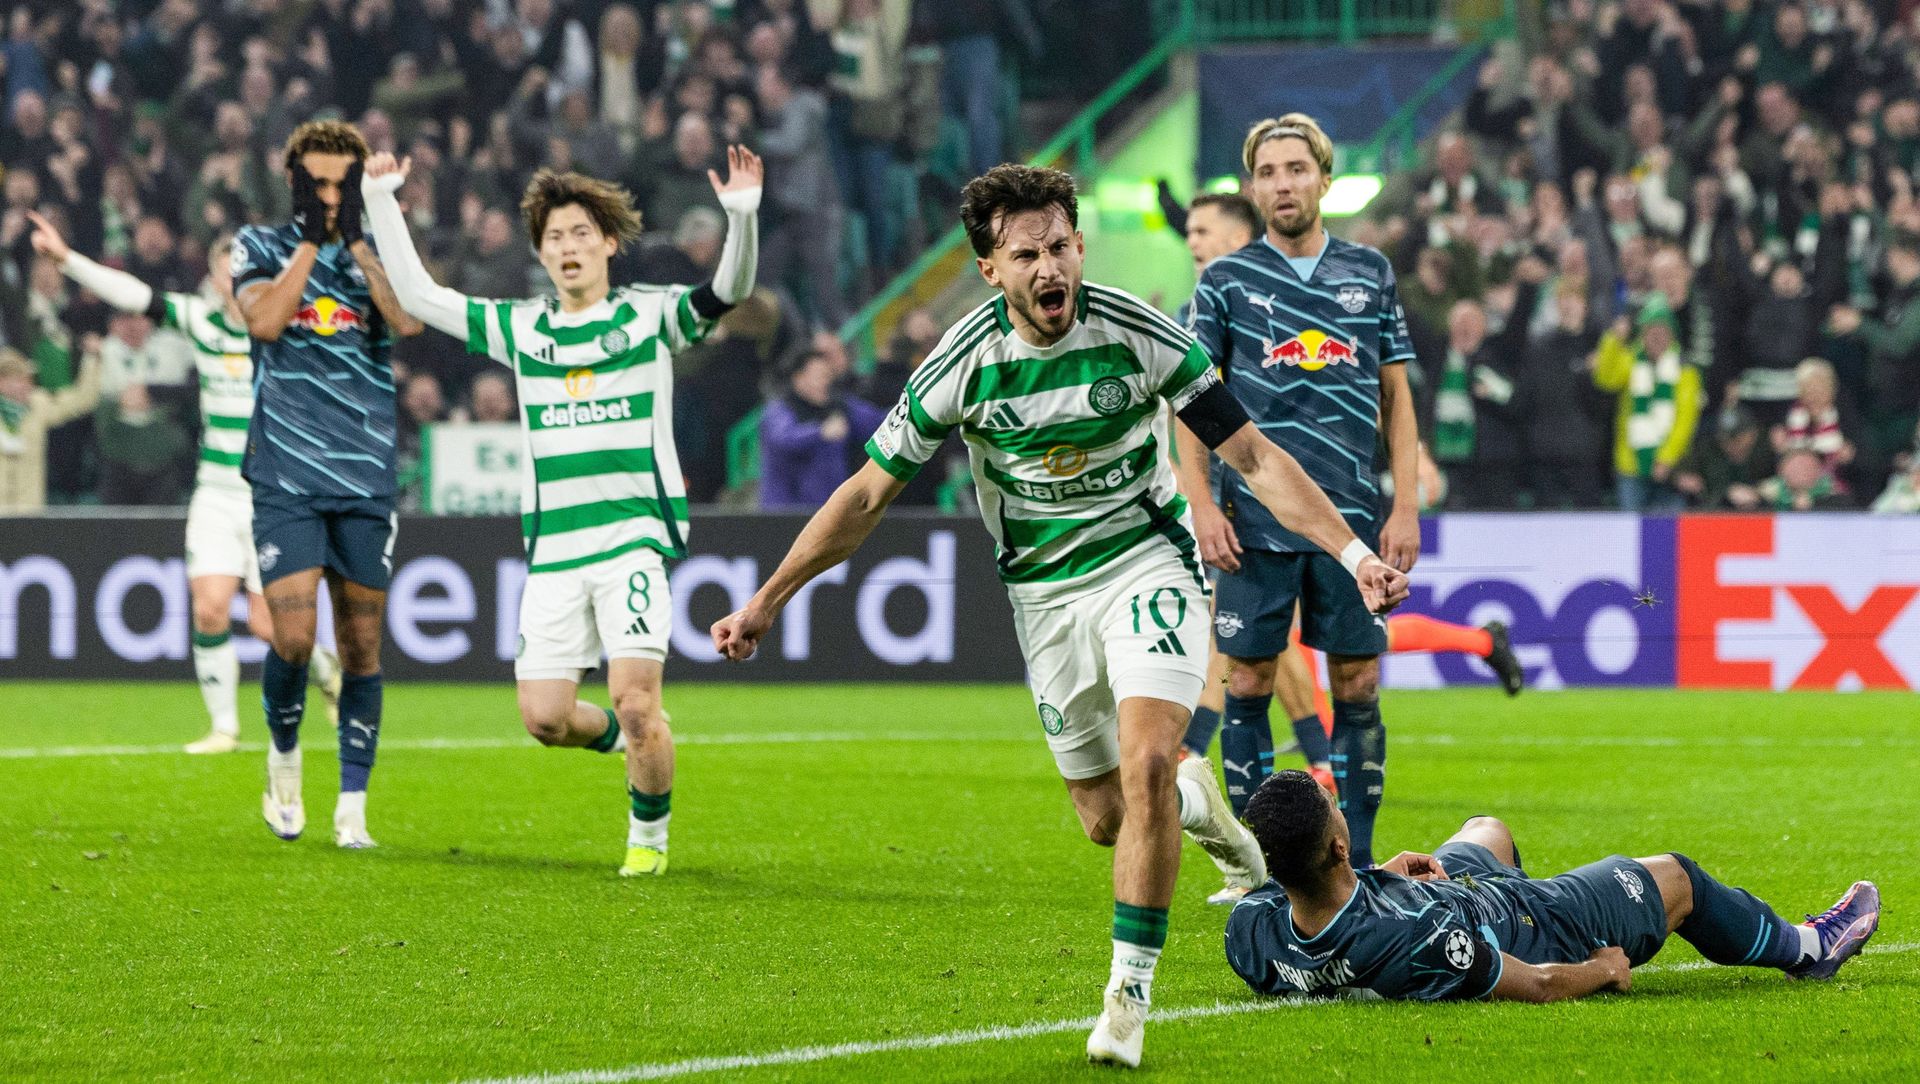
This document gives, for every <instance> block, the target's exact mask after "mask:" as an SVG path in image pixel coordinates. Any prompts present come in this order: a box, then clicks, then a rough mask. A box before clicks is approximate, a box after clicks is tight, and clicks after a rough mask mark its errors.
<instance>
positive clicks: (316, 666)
mask: <svg viewBox="0 0 1920 1084" xmlns="http://www.w3.org/2000/svg"><path fill="white" fill-rule="evenodd" d="M339 676H340V657H339V656H338V655H335V654H334V653H333V652H331V651H328V650H327V649H326V648H324V647H320V646H318V645H316V646H315V647H314V649H313V654H312V655H310V656H308V657H307V684H309V685H311V686H313V687H314V688H316V689H324V688H326V687H327V686H328V685H330V684H332V683H333V681H334V679H336V678H338V677H339Z"/></svg>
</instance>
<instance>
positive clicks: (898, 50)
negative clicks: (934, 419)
mask: <svg viewBox="0 0 1920 1084" xmlns="http://www.w3.org/2000/svg"><path fill="white" fill-rule="evenodd" d="M1031 3H1032V0H940V2H937V3H936V2H932V0H920V2H916V0H25V2H14V3H10V4H7V3H0V20H3V21H4V27H3V28H0V29H3V30H4V35H5V41H4V43H3V44H0V80H3V83H4V92H5V98H4V103H3V106H0V168H4V178H3V179H0V347H4V348H5V349H6V350H9V351H11V353H7V354H0V423H4V426H0V482H3V483H4V485H0V510H21V509H26V508H31V507H37V506H38V505H39V504H40V503H41V502H42V501H43V500H45V499H51V500H52V501H54V502H56V503H77V502H92V501H103V502H112V503H157V504H166V503H178V502H180V501H183V500H184V499H185V496H186V493H187V490H188V487H189V486H190V484H191V477H192V467H193V460H194V454H193V446H194V441H195V440H196V439H197V431H196V430H197V427H198V424H199V418H198V412H197V410H196V389H195V387H194V378H193V371H192V365H191V356H190V354H189V348H188V346H187V344H186V343H185V342H184V341H183V340H181V339H180V338H179V337H178V336H177V335H176V334H174V333H172V332H171V331H167V330H164V329H156V328H154V327H153V326H152V324H151V322H150V321H148V320H147V319H146V318H145V317H143V316H126V315H114V314H112V313H110V312H109V310H107V309H106V308H105V307H104V306H103V305H101V304H100V303H99V301H98V300H97V299H94V298H91V297H89V296H87V295H85V294H84V293H83V292H82V291H80V290H79V289H78V288H77V287H75V286H74V285H73V284H72V283H70V282H68V281H67V280H66V279H65V278H63V276H62V275H61V274H60V272H59V269H58V268H57V267H55V266H53V265H52V264H51V263H50V262H49V261H48V260H46V259H44V258H36V256H35V254H34V251H33V249H32V247H31V245H30V243H29V240H28V238H29V235H30V233H31V226H30V224H29V223H28V221H27V219H26V212H27V211H29V210H38V211H39V212H41V213H42V214H45V215H46V216H47V217H48V218H49V219H51V220H52V221H53V223H54V224H55V225H56V227H57V228H58V229H59V230H60V231H61V232H62V233H63V234H64V235H65V236H66V237H67V239H68V240H69V241H70V242H71V243H72V245H73V247H74V249H75V250H77V251H79V252H83V253H86V254H88V255H89V256H92V257H95V258H97V259H100V260H102V261H103V262H105V263H108V264H109V265H112V266H115V267H119V268H122V269H124V270H126V271H129V272H131V273H132V274H134V275H136V276H138V277H139V278H141V279H142V280H144V281H146V282H147V283H149V284H151V285H152V286H154V287H155V288H156V289H160V290H182V291H193V290H196V289H199V288H201V283H202V280H203V278H204V273H203V272H204V268H205V259H206V251H207V248H208V246H209V244H210V243H211V242H212V241H213V240H214V239H215V238H216V237H218V236H220V235H222V234H224V233H226V232H228V231H230V230H232V229H234V228H236V227H237V226H239V225H242V224H245V223H248V222H277V221H284V220H285V219H286V218H287V217H288V215H289V214H290V211H291V208H290V193H289V190H288V188H287V184H286V181H285V179H284V177H283V175H282V172H281V168H280V160H279V156H280V148H281V146H282V144H283V142H284V140H285V139H286V137H287V136H288V134H289V133H290V132H291V131H292V130H293V128H294V126H295V125H297V124H299V123H300V122H302V121H304V120H307V119H310V118H312V117H314V116H318V115H335V116H341V117H344V118H346V119H349V120H352V121H354V122H356V123H357V124H358V125H359V126H360V128H361V130H362V131H363V132H364V133H365V135H366V137H367V140H368V142H369V143H370V144H371V145H372V146H373V148H374V149H375V150H379V151H392V152H394V153H397V154H401V155H410V156H411V157H412V159H413V169H412V172H411V174H410V175H409V179H408V183H407V187H406V188H405V189H404V190H403V191H402V192H401V194H400V195H401V199H402V203H403V204H404V205H405V207H406V209H407V214H408V217H409V219H410V221H411V224H412V226H413V228H414V234H415V236H416V237H417V238H419V239H420V242H421V249H422V253H423V256H425V257H426V259H427V260H428V262H429V263H430V265H432V269H433V270H434V271H435V272H436V274H437V276H438V277H439V278H440V279H441V280H442V281H444V282H446V283H448V284H449V285H451V286H454V287H456V288H458V289H460V290H462V291H464V292H467V293H471V294H476V295H486V296H525V295H529V294H533V293H539V292H544V291H545V290H546V289H547V285H546V283H545V281H544V277H543V276H540V275H539V274H537V272H538V267H537V265H536V264H535V262H534V260H533V258H532V254H531V251H530V248H529V245H528V243H527V241H526V239H525V236H524V233H523V230H522V228H521V225H520V217H519V212H518V207H517V204H518V200H519V196H520V192H521V189H522V187H523V186H524V184H525V182H526V180H527V178H528V177H529V176H530V175H531V174H532V173H533V172H534V170H536V169H538V168H540V167H542V166H553V167H558V168H577V169H580V170H583V171H586V172H590V173H593V174H596V175H600V176H604V177H610V178H614V179H617V180H619V181H620V182H622V183H624V184H625V185H627V186H628V187H629V188H630V189H631V190H632V191H633V192H634V193H635V196H636V197H637V203H638V205H639V206H640V208H641V209H642V211H643V214H644V217H645V223H646V228H647V231H648V232H647V234H646V236H645V237H644V238H643V240H642V242H641V243H640V244H639V245H637V246H634V247H631V248H630V249H629V250H628V251H626V252H624V253H623V254H622V256H621V257H620V259H619V261H618V262H617V263H616V267H615V270H614V274H615V281H617V282H629V281H647V282H661V283H667V282H671V283H692V282H697V281H699V280H700V279H701V278H703V277H704V276H705V275H706V274H707V273H708V271H709V270H710V269H711V268H712V266H713V265H714V263H715V262H716V259H717V256H718V253H719V249H720V245H721V241H722V233H723V230H724V220H723V219H722V217H721V215H720V212H719V207H718V204H717V201H716V199H715V197H714V195H713V191H712V188H711V187H710V185H709V183H708V179H707V170H708V169H709V168H710V167H712V166H715V165H717V164H719V163H720V162H721V161H723V160H724V149H725V146H726V145H727V144H728V143H730V142H744V143H747V144H748V145H750V146H752V147H754V148H755V149H756V150H758V151H759V152H760V154H761V155H762V156H763V157H764V159H765V160H766V163H767V172H768V195H767V199H766V200H765V202H764V203H763V204H762V211H761V216H762V256H763V260H762V268H761V275H760V280H761V284H762V286H763V287H764V288H763V289H762V290H761V291H760V292H759V293H758V294H757V295H756V296H755V297H754V298H752V299H750V301H749V303H748V304H745V305H742V306H740V307H739V309H737V310H736V311H735V313H733V314H731V315H730V316H729V317H728V319H727V320H726V321H725V322H724V323H723V325H722V328H721V330H720V331H719V333H718V334H716V335H715V336H714V337H713V338H712V339H711V340H709V342H708V343H706V344H702V346H700V347H699V348H697V349H694V350H689V351H686V352H685V353H684V354H682V355H680V356H676V358H675V359H674V360H675V367H676V370H677V371H676V378H677V380H678V381H679V384H678V390H677V393H676V399H677V402H676V407H675V424H676V429H677V430H678V431H679V436H680V440H681V458H682V461H683V462H684V463H685V464H687V469H688V471H689V474H690V477H689V479H688V481H689V493H690V496H691V497H692V498H693V499H694V500H696V501H701V500H711V499H713V498H714V497H715V496H716V495H718V494H719V493H720V490H721V488H722V486H723V485H724V484H725V482H726V477H725V440H726V436H727V433H728V432H729V431H730V430H731V429H733V428H734V427H735V426H736V425H738V424H740V423H741V421H742V420H743V419H745V418H746V417H747V416H748V415H749V414H750V413H751V412H752V411H753V410H754V409H756V408H757V407H758V406H759V405H760V403H761V400H762V398H763V392H764V391H765V390H766V389H768V388H772V389H774V390H776V391H777V392H778V393H780V394H785V392H786V391H787V390H788V385H789V381H788V379H787V377H786V376H785V375H783V374H784V373H786V372H788V371H791V370H796V369H798V368H802V367H804V366H803V355H805V354H806V353H807V352H809V351H810V350H811V349H812V344H813V342H814V340H815V339H816V337H817V336H816V332H817V331H818V329H821V328H830V327H837V326H838V325H839V324H840V323H841V322H842V321H843V320H844V319H845V318H846V317H847V316H848V315H850V313H851V312H852V310H853V307H854V305H855V304H856V303H857V302H858V301H860V300H861V299H862V298H864V297H865V296H866V295H868V294H869V293H871V292H872V291H873V290H874V289H875V288H876V287H877V285H879V284H881V283H883V282H884V281H886V279H887V277H888V276H889V275H890V274H891V273H892V272H893V271H895V270H897V269H899V268H900V267H902V266H904V265H905V264H906V263H907V262H909V260H910V259H911V258H912V257H913V256H914V255H915V254H917V251H918V249H919V248H920V247H922V246H923V244H924V243H925V240H926V238H927V237H929V236H930V235H931V234H932V233H933V232H935V231H937V230H939V229H941V228H943V227H944V226H945V225H946V224H947V221H948V220H949V219H950V218H951V216H952V213H953V212H952V211H951V210H948V209H947V208H948V207H949V206H950V205H951V204H952V202H953V201H952V200H951V199H950V198H949V197H950V196H951V191H952V190H953V189H954V188H955V186H956V184H957V181H958V180H963V179H964V177H965V176H971V175H972V173H973V172H978V171H982V170H984V169H986V168H987V167H989V166H991V165H993V164H995V163H997V162H998V161H1000V159H1001V158H1002V156H1003V155H1004V154H1005V153H1007V152H1006V142H1007V140H1006V134H1005V131H1004V128H1003V119H1004V117H1005V115H1006V102H1005V100H1004V97H1003V95H1002V94H1001V91H1000V89H999V88H1002V87H1004V86H1006V85H1007V80H1006V78H1004V77H1005V76H1006V75H1007V74H1008V72H1009V71H1010V70H1011V69H1012V68H1013V67H1014V66H1015V64H1016V63H1017V61H1018V59H1019V57H1020V56H1021V55H1023V54H1024V55H1027V56H1037V55H1039V49H1040V45H1041V43H1040V40H1039V37H1038V34H1039V30H1038V29H1037V27H1036V24H1035V22H1034V20H1033V19H1032V18H1031ZM1100 3H1101V5H1102V7H1103V8H1113V7H1116V6H1117V7H1119V8H1126V9H1132V8H1138V9H1140V10H1139V11H1135V12H1134V13H1133V18H1132V20H1131V21H1132V23H1133V24H1134V25H1144V24H1145V21H1146V20H1145V19H1144V17H1143V16H1142V14H1141V13H1142V12H1144V9H1145V0H1100ZM1125 59H1126V58H1124V57H1120V58H1118V60H1117V61H1116V62H1119V63H1124V62H1125ZM941 147H946V148H950V149H951V154H950V155H949V157H950V158H952V160H953V161H952V164H951V167H950V169H948V171H947V173H946V175H944V176H933V175H931V174H937V173H938V172H939V171H938V170H937V169H930V167H929V162H930V161H932V160H934V159H937V158H938V157H939V154H938V153H937V148H941ZM928 207H931V208H934V209H935V210H934V211H932V212H925V211H923V208H928ZM935 215H937V216H938V218H937V219H935V218H934V216H935ZM840 353H841V355H842V356H844V353H845V352H844V350H843V349H842V350H841V351H840ZM394 358H395V370H396V373H395V375H396V378H397V379H396V386H397V387H399V388H400V389H401V391H400V401H401V408H400V412H401V415H402V429H403V442H404V443H405V444H406V445H407V447H406V448H403V457H406V458H412V457H417V454H418V435H419V433H420V431H421V427H422V426H424V425H426V424H429V423H433V422H441V421H447V420H450V419H459V418H463V417H471V418H477V419H485V418H511V417H512V416H513V402H512V386H511V382H510V381H501V380H492V379H486V378H483V377H481V374H482V373H483V372H484V371H485V367H484V364H483V363H481V362H479V361H478V360H476V359H472V358H469V357H468V356H466V355H465V354H464V352H463V351H462V348H461V344H459V343H456V342H454V341H452V340H451V339H448V338H446V337H444V336H439V335H433V334H429V335H424V336H420V337H418V338H415V339H409V340H404V341H403V342H402V343H401V344H400V345H399V346H398V347H397V348H396V350H395V353H394ZM23 367H24V370H23ZM846 379H847V378H846V377H845V376H844V375H842V376H839V377H837V378H836V380H837V381H838V383H836V391H835V394H836V395H841V394H846V392H845V391H844V388H845V381H846ZM75 419H78V420H75ZM27 445H32V446H33V452H32V454H31V455H28V454H26V452H25V451H24V450H23V449H25V448H26V446H27ZM28 476H31V477H28ZM417 497H418V486H417V480H416V482H415V485H414V486H413V487H412V489H411V490H410V493H409V496H408V502H409V503H411V502H413V501H417ZM745 499H751V495H748V496H747V498H745Z"/></svg>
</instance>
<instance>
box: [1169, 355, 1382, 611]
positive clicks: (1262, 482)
mask: <svg viewBox="0 0 1920 1084" xmlns="http://www.w3.org/2000/svg"><path fill="white" fill-rule="evenodd" d="M1180 420H1181V421H1182V422H1185V423H1186V425H1187V428H1189V429H1191V430H1193V434H1194V436H1197V437H1199V438H1200V440H1201V441H1202V442H1203V443H1205V444H1207V445H1209V446H1210V447H1212V448H1213V451H1214V453H1215V454H1216V455H1218V456H1219V457H1220V458H1221V459H1222V460H1223V461H1225V462H1226V464H1227V466H1229V467H1232V468H1233V469H1234V470H1237V471H1239V472H1240V477H1241V479H1242V480H1244V481H1245V482H1246V483H1247V488H1248V489H1251V490H1253V495H1254V496H1255V497H1257V498H1259V501H1260V503H1261V504H1263V505H1265V506H1266V507H1267V510H1268V511H1270V512H1272V513H1273V515H1274V518H1275V519H1278V520H1279V521H1280V525H1281V526H1282V527H1285V528H1286V529H1287V530H1289V531H1292V532H1294V533H1295V534H1298V535H1300V536H1301V537H1303V538H1305V539H1306V540H1307V541H1309V542H1311V543H1313V544H1314V545H1316V546H1318V547H1320V548H1321V549H1323V550H1325V551H1327V552H1328V553H1330V554H1332V555H1333V556H1335V557H1338V558H1339V559H1340V563H1341V564H1342V565H1344V566H1346V569H1347V571H1348V572H1350V573H1352V574H1353V578H1354V579H1355V580H1356V581H1357V582H1358V583H1359V584H1360V597H1361V598H1362V599H1364V600H1365V601H1366V604H1367V609H1369V610H1372V611H1373V612H1374V613H1386V612H1387V611H1388V610H1391V609H1393V608H1394V607H1395V606H1398V605H1399V604H1400V603H1401V602H1403V601H1405V600H1406V597H1407V576H1406V573H1404V572H1401V571H1400V570H1399V569H1396V568H1392V567H1390V566H1389V565H1388V564H1387V563H1386V562H1385V561H1382V560H1381V559H1380V558H1379V557H1377V556H1375V555H1374V552H1373V551H1372V550H1370V549H1368V548H1367V544H1366V543H1364V542H1362V541H1360V539H1359V537H1358V536H1356V535H1355V534H1354V533H1353V529H1352V528H1351V527H1348V526H1347V521H1346V520H1345V519H1342V518H1341V516H1340V510H1339V509H1337V508H1335V507H1334V506H1333V502H1332V501H1330V500H1328V499H1327V495H1326V494H1325V493H1323V492H1321V489H1320V487H1319V486H1317V485H1315V484H1314V481H1313V479H1312V478H1309V477H1307V472H1306V471H1304V470H1302V469H1301V467H1300V464H1299V463H1298V462H1297V461H1296V460H1295V459H1294V458H1293V457H1292V456H1290V455H1288V454H1287V453H1286V452H1285V451H1284V450H1283V449H1281V448H1280V446H1279V445H1277V444H1275V443H1274V442H1273V441H1271V440H1268V439H1267V437H1266V435H1265V434H1263V433H1261V432H1260V429H1259V427H1258V426H1256V425H1254V424H1253V422H1252V421H1250V420H1249V419H1248V418H1247V412H1246V410H1245V409H1244V408H1243V407H1241V405H1240V401H1239V400H1237V399H1235V398H1234V397H1233V393H1232V392H1230V391H1228V390H1227V388H1226V385H1224V384H1218V383H1216V384H1214V385H1213V386H1212V387H1211V388H1208V389H1207V390H1206V391H1204V392H1202V393H1201V394H1199V395H1198V396H1195V397H1194V399H1193V400H1192V401H1191V402H1189V403H1188V404H1187V405H1186V406H1185V407H1182V408H1181V410H1180Z"/></svg>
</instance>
